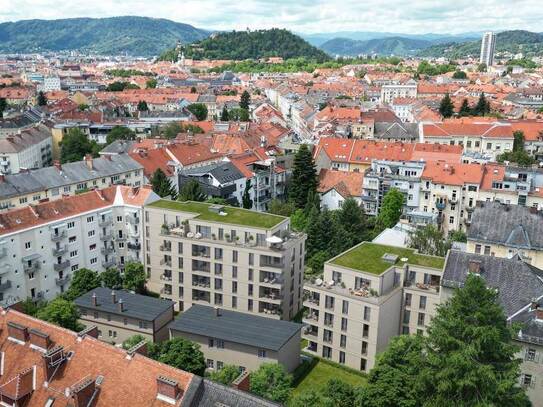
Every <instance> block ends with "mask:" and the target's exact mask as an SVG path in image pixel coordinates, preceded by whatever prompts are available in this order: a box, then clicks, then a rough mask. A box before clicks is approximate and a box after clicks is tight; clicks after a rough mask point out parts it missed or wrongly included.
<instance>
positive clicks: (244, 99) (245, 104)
mask: <svg viewBox="0 0 543 407" xmlns="http://www.w3.org/2000/svg"><path fill="white" fill-rule="evenodd" d="M250 104H251V95H250V94H249V92H247V91H246V90H245V91H243V93H242V94H241V97H240V99H239V107H241V108H242V109H245V110H247V111H248V110H249V105H250Z"/></svg>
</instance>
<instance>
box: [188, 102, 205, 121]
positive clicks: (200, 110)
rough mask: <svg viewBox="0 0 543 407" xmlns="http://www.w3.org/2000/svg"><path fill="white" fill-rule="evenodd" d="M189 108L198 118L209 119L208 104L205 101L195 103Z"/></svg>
mask: <svg viewBox="0 0 543 407" xmlns="http://www.w3.org/2000/svg"><path fill="white" fill-rule="evenodd" d="M187 110H188V111H189V112H191V113H192V114H193V115H194V116H196V120H200V121H202V120H205V119H207V106H206V105H204V104H203V103H193V104H191V105H189V107H187Z"/></svg>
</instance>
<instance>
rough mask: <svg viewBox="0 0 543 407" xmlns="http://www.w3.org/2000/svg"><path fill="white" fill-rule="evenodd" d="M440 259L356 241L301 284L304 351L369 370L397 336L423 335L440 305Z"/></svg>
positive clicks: (411, 251) (441, 267) (442, 262)
mask: <svg viewBox="0 0 543 407" xmlns="http://www.w3.org/2000/svg"><path fill="white" fill-rule="evenodd" d="M443 265H444V259H443V258H440V257H433V256H423V255H419V254H417V253H415V252H414V251H413V250H411V249H403V248H398V247H393V246H384V245H378V244H374V243H367V242H364V243H361V244H360V245H358V246H355V247H353V248H352V249H350V250H348V251H346V252H345V253H343V254H340V255H339V256H337V257H335V258H333V259H332V260H330V261H328V262H327V263H325V265H324V275H323V277H322V278H319V279H316V280H314V281H312V282H306V283H305V284H304V306H305V307H306V311H305V314H304V319H303V323H304V330H303V331H302V337H303V338H304V339H306V340H307V341H308V346H307V348H306V349H305V350H306V351H308V352H311V353H314V354H316V355H318V356H321V357H323V358H326V359H330V360H332V361H334V362H337V363H340V364H343V365H346V366H348V367H351V368H353V369H359V370H362V371H366V372H367V371H369V370H370V369H371V368H372V367H373V366H374V365H375V360H376V356H377V354H378V353H380V352H382V351H383V350H385V348H386V346H387V345H388V343H389V341H390V339H391V338H392V337H394V336H396V335H399V334H411V333H424V332H425V330H426V325H427V324H428V323H429V322H430V319H431V317H432V316H433V315H434V313H435V308H436V306H437V304H439V289H440V280H441V275H442V270H443Z"/></svg>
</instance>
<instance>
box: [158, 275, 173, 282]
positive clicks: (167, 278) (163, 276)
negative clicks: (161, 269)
mask: <svg viewBox="0 0 543 407" xmlns="http://www.w3.org/2000/svg"><path fill="white" fill-rule="evenodd" d="M160 279H161V280H162V281H172V276H167V275H166V274H161V275H160Z"/></svg>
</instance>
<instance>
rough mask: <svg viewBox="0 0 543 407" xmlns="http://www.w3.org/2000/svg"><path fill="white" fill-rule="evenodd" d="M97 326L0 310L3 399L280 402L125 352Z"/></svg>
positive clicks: (39, 402)
mask: <svg viewBox="0 0 543 407" xmlns="http://www.w3.org/2000/svg"><path fill="white" fill-rule="evenodd" d="M97 331H98V330H97V329H96V327H91V328H87V329H85V330H83V331H81V332H72V331H69V330H67V329H64V328H61V327H58V326H56V325H53V324H50V323H48V322H45V321H41V320H38V319H36V318H32V317H30V316H28V315H25V314H23V313H21V312H18V311H16V310H14V309H12V308H10V309H2V310H1V312H0V343H1V345H0V350H1V354H2V361H3V363H2V365H3V370H2V385H1V386H0V394H1V395H0V397H1V401H2V404H4V405H9V406H23V405H24V406H45V407H56V406H95V407H111V406H126V405H130V406H132V407H148V406H157V407H158V406H187V407H196V406H220V405H222V406H224V405H228V406H237V407H278V406H279V404H276V403H274V402H271V401H266V400H264V399H262V398H259V397H257V396H254V395H252V394H250V393H247V392H244V391H241V390H238V389H236V388H234V387H227V386H223V385H221V384H219V383H215V382H211V381H210V380H207V379H205V378H202V377H199V376H197V375H194V374H192V373H189V372H185V371H183V370H180V369H175V368H173V367H171V366H168V365H166V364H163V363H160V362H157V361H155V360H152V359H150V358H148V357H146V348H145V345H143V346H139V347H134V348H132V349H129V350H126V351H125V350H123V349H119V348H118V347H115V346H112V345H110V344H107V343H104V342H101V341H99V340H97V339H96V335H97ZM60 373H62V374H60ZM240 387H241V386H240Z"/></svg>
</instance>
